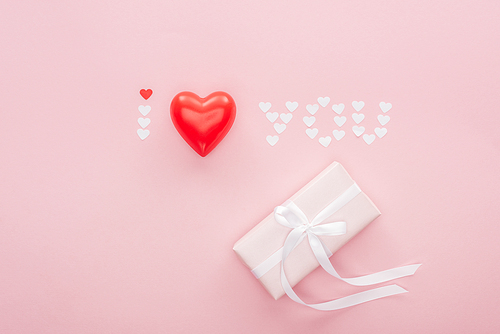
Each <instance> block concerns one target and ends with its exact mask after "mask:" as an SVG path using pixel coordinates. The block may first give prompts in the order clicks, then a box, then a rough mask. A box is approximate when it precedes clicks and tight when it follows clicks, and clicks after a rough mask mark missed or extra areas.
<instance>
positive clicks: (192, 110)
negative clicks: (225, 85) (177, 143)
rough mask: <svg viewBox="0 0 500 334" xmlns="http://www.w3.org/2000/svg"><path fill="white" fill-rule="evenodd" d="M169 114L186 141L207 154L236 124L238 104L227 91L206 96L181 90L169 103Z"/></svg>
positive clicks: (194, 148)
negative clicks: (202, 96)
mask: <svg viewBox="0 0 500 334" xmlns="http://www.w3.org/2000/svg"><path fill="white" fill-rule="evenodd" d="M170 117H171V118H172V122H173V123H174V126H175V128H176V129H177V131H178V132H179V134H180V135H181V136H182V138H184V140H185V141H186V143H188V144H189V146H191V148H192V149H193V150H195V151H196V153H198V154H199V155H201V156H202V157H204V156H206V155H207V154H208V153H210V152H211V151H212V150H213V149H214V148H215V147H216V146H217V145H218V144H219V143H220V142H221V140H222V139H224V137H225V136H226V134H227V133H228V131H229V129H230V128H231V126H232V125H233V123H234V119H235V117H236V104H235V103H234V100H233V98H232V97H231V96H230V95H229V94H227V93H225V92H215V93H212V94H210V95H208V96H207V97H205V98H201V97H199V96H198V95H196V94H194V93H191V92H182V93H179V94H177V95H176V96H175V97H174V98H173V100H172V103H170Z"/></svg>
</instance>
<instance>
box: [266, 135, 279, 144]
mask: <svg viewBox="0 0 500 334" xmlns="http://www.w3.org/2000/svg"><path fill="white" fill-rule="evenodd" d="M266 140H267V142H268V143H269V145H271V146H274V145H276V143H277V142H278V140H280V137H278V136H271V135H269V136H267V137H266Z"/></svg>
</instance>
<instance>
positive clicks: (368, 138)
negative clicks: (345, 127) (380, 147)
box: [363, 134, 375, 145]
mask: <svg viewBox="0 0 500 334" xmlns="http://www.w3.org/2000/svg"><path fill="white" fill-rule="evenodd" d="M363 140H364V141H365V143H367V144H368V145H370V144H371V143H373V141H374V140H375V135H373V134H372V135H367V134H364V135H363Z"/></svg>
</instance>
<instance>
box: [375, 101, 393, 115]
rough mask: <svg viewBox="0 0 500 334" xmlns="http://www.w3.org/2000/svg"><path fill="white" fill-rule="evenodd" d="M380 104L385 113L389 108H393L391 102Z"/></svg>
mask: <svg viewBox="0 0 500 334" xmlns="http://www.w3.org/2000/svg"><path fill="white" fill-rule="evenodd" d="M378 105H379V107H380V110H382V112H383V113H384V114H385V113H386V112H388V111H389V110H391V108H392V104H391V103H385V102H380V103H379V104H378Z"/></svg>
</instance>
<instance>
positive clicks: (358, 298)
mask: <svg viewBox="0 0 500 334" xmlns="http://www.w3.org/2000/svg"><path fill="white" fill-rule="evenodd" d="M302 233H304V230H303V229H294V230H293V231H292V232H290V234H289V235H288V237H287V239H286V240H285V244H284V246H283V254H282V256H283V257H282V260H281V273H280V274H281V286H282V287H283V290H284V291H285V293H286V294H287V295H288V297H290V299H292V300H293V301H295V302H297V303H299V304H302V305H305V306H308V307H311V308H313V309H316V310H320V311H333V310H339V309H343V308H346V307H350V306H354V305H358V304H362V303H366V302H369V301H372V300H375V299H380V298H384V297H388V296H392V295H397V294H400V293H405V292H408V291H407V290H405V289H403V288H402V287H400V286H397V285H395V284H393V285H389V286H384V287H381V288H376V289H371V290H368V291H363V292H360V293H356V294H353V295H350V296H347V297H343V298H339V299H334V300H331V301H327V302H324V303H319V304H307V303H305V302H304V301H303V300H302V299H300V298H299V296H297V294H296V293H295V291H294V290H293V288H292V287H291V286H290V283H289V282H288V279H287V277H286V274H285V267H284V263H285V260H286V258H287V257H288V255H289V254H290V253H291V251H292V250H293V249H294V248H295V245H296V244H297V242H299V240H300V239H301V236H302ZM308 235H309V236H310V235H311V234H308ZM310 240H311V239H310ZM312 240H313V243H315V242H314V240H316V241H317V246H319V247H321V248H322V254H324V255H325V257H326V252H325V250H324V249H323V244H322V243H321V241H320V240H319V238H317V237H316V239H312ZM326 259H327V260H328V258H327V257H326ZM328 262H329V261H328ZM330 266H331V264H330ZM332 269H333V267H332Z"/></svg>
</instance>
